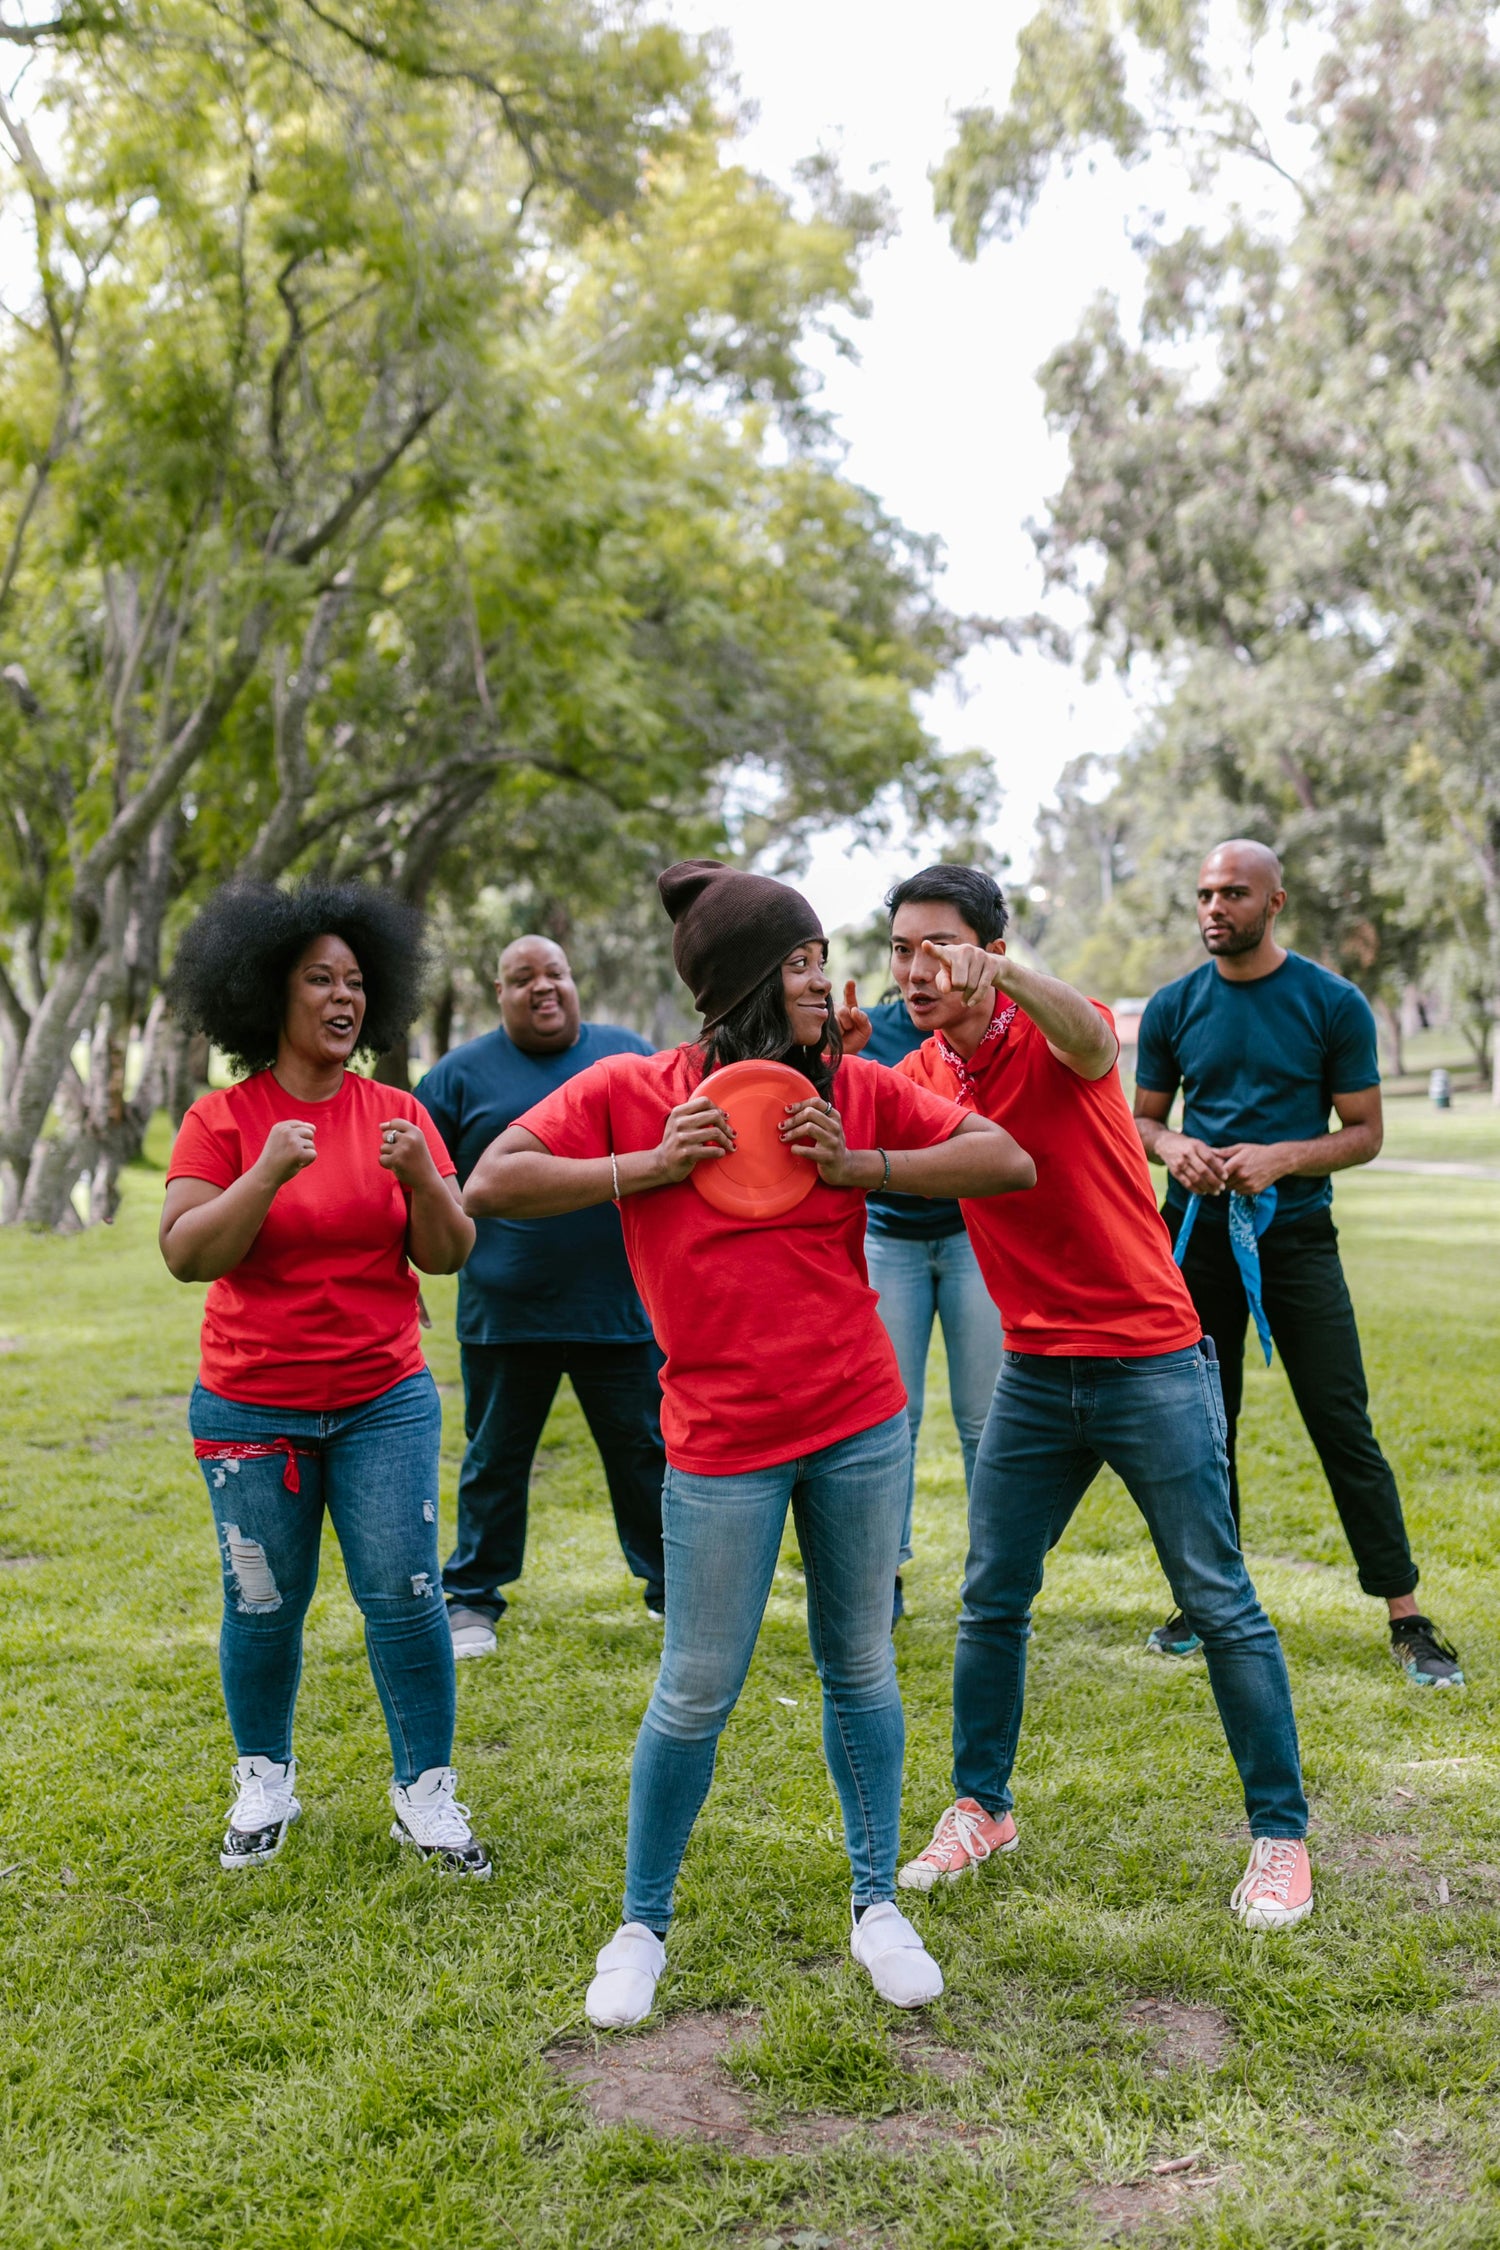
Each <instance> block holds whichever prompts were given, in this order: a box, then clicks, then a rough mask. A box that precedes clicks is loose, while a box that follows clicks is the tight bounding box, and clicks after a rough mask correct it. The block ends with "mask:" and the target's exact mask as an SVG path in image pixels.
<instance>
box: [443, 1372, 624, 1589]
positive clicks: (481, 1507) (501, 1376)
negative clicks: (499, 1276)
mask: <svg viewBox="0 0 1500 2250" xmlns="http://www.w3.org/2000/svg"><path fill="white" fill-rule="evenodd" d="M460 1357H461V1359H462V1362H463V1374H464V1434H465V1436H466V1437H467V1438H468V1441H469V1444H468V1450H467V1451H466V1453H465V1454H464V1465H463V1468H462V1469H461V1470H460V1472H459V1479H458V1544H457V1546H456V1547H455V1548H454V1550H453V1552H452V1554H451V1555H450V1556H449V1557H448V1561H447V1564H446V1566H445V1568H444V1571H443V1591H444V1593H445V1594H446V1595H447V1597H448V1599H449V1601H450V1602H458V1603H461V1604H462V1605H463V1607H464V1608H465V1609H477V1610H481V1611H483V1612H484V1614H485V1615H486V1616H490V1617H499V1616H500V1615H501V1614H502V1613H503V1611H504V1609H505V1597H504V1595H503V1594H502V1593H501V1592H500V1588H501V1587H502V1586H508V1585H510V1584H511V1583H512V1581H513V1580H515V1579H517V1578H519V1577H520V1575H521V1566H522V1564H523V1563H524V1562H525V1560H526V1501H527V1494H528V1492H529V1490H530V1485H531V1464H532V1462H533V1460H534V1459H535V1458H536V1449H537V1446H538V1445H539V1444H540V1442H541V1436H542V1431H543V1430H544V1429H545V1427H546V1424H547V1416H548V1414H549V1413H550V1412H551V1410H552V1401H553V1399H554V1398H555V1397H556V1396H557V1386H558V1384H559V1383H560V1382H561V1381H562V1379H563V1377H564V1375H566V1376H568V1377H569V1379H570V1380H571V1382H572V1385H573V1388H574V1390H575V1391H576V1392H577V1394H578V1403H579V1405H580V1406H581V1407H582V1408H583V1413H584V1419H585V1421H586V1422H587V1423H588V1426H589V1429H590V1431H591V1432H592V1434H593V1439H594V1443H595V1445H597V1446H598V1448H599V1457H600V1459H601V1460H602V1461H603V1463H604V1475H605V1480H606V1482H607V1483H608V1485H609V1497H610V1502H611V1504H612V1506H613V1508H614V1511H615V1529H616V1530H617V1531H618V1533H619V1535H620V1545H621V1547H622V1548H623V1549H624V1551H625V1560H626V1562H627V1563H629V1565H630V1568H631V1571H632V1574H633V1575H634V1576H635V1577H637V1578H643V1579H644V1580H645V1581H646V1599H647V1601H648V1602H650V1604H651V1606H652V1608H653V1609H659V1608H660V1607H661V1602H662V1586H663V1581H664V1577H665V1566H664V1564H663V1561H662V1551H661V1484H662V1478H663V1476H664V1475H665V1473H666V1467H667V1457H666V1454H665V1453H664V1452H663V1450H662V1442H661V1383H660V1381H659V1379H658V1376H657V1369H658V1367H659V1366H660V1365H661V1355H660V1353H659V1352H658V1351H657V1349H656V1346H655V1345H654V1344H570V1343H563V1344H464V1345H463V1346H462V1347H461V1350H460Z"/></svg>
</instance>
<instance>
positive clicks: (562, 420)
mask: <svg viewBox="0 0 1500 2250" xmlns="http://www.w3.org/2000/svg"><path fill="white" fill-rule="evenodd" d="M5 37H12V38H14V39H15V40H18V41H23V43H27V44H31V45H34V46H35V47H36V48H37V50H38V54H37V57H36V60H35V64H34V70H33V73H32V77H31V80H30V81H28V82H27V88H26V92H27V100H28V102H29V103H30V105H31V106H30V107H29V108H28V109H26V110H25V111H24V112H23V111H22V110H21V109H20V108H19V107H16V106H15V105H12V106H11V107H9V108H5V107H3V106H0V146H3V149H4V152H5V153H6V154H8V156H9V158H10V179H9V193H10V196H11V200H12V206H13V209H14V211H15V213H16V215H17V216H19V217H21V218H22V219H23V220H24V221H25V222H26V223H27V224H28V225H29V227H30V229H31V231H32V234H33V236H34V239H35V244H36V276H35V290H34V295H33V298H32V301H31V302H30V303H27V304H23V305H22V306H21V308H20V310H19V311H18V312H17V313H16V314H15V315H14V316H13V317H12V319H11V321H10V324H9V328H8V330H7V331H6V333H5V334H4V335H3V336H0V782H3V785H4V797H5V806H6V812H5V818H4V820H3V822H0V1217H8V1218H15V1217H18V1216H19V1217H22V1218H25V1219H28V1220H31V1221H33V1222H35V1223H37V1224H42V1225H50V1224H55V1223H58V1222H59V1221H61V1222H62V1223H68V1220H69V1214H70V1212H71V1209H72V1206H71V1204H70V1202H69V1191H70V1189H71V1187H72V1185H73V1184H74V1182H75V1181H76V1180H77V1178H78V1176H79V1173H80V1171H88V1172H89V1173H90V1175H91V1179H92V1188H91V1208H92V1210H93V1212H94V1215H95V1216H100V1217H107V1216H109V1215H110V1212H111V1210H112V1208H113V1196H114V1179H115V1176H116V1174H117V1172H118V1169H119V1165H120V1163H121V1162H122V1161H126V1160H128V1159H129V1157H130V1156H131V1155H132V1154H133V1153H134V1152H135V1150H136V1149H138V1147H139V1144H140V1134H141V1132H142V1131H143V1129H144V1123H145V1118H146V1116H147V1115H148V1114H149V1111H150V1107H151V1103H152V1101H153V1100H154V1099H155V1098H156V1096H157V1094H158V1093H159V1092H160V1091H161V1090H162V1085H163V1083H164V1080H163V1073H166V1074H167V1075H168V1076H173V1075H174V1074H175V1077H174V1088H175V1090H174V1093H173V1095H172V1098H173V1099H174V1100H176V1099H177V1095H178V1093H180V1091H181V1083H180V1082H181V1081H182V1079H183V1073H184V1069H185V1064H184V1058H183V1056H182V1053H181V1050H180V1042H179V1043H178V1044H177V1046H175V1047H174V1045H173V1036H174V1035H173V1034H172V1032H171V1027H170V1026H169V1025H167V1024H166V1023H165V1022H164V1021H163V1020H162V1019H161V1017H160V1012H159V1010H156V1011H155V1012H153V1011H154V1001H155V995H156V993H157V990H158V986H159V971H160V966H161V959H162V955H163V949H164V948H166V949H170V945H171V941H172V936H173V931H174V928H175V927H176V926H177V924H179V923H180V921H181V920H182V919H183V917H184V916H185V915H186V914H187V913H189V912H190V911H191V909H192V907H193V904H194V902H195V901H196V899H197V898H199V897H200V896H201V895H202V893H203V891H204V890H205V888H206V887H207V886H209V885H211V884H213V883H215V882H218V881H221V880H222V879H224V877H225V876H226V875H228V874H231V873H233V872H235V871H236V870H240V869H245V870H248V871H250V872H253V873H255V874H258V875H260V876H262V877H277V876H280V875H282V874H284V873H287V872H289V871H295V870H297V869H301V868H314V867H316V868H323V869H336V870H337V871H338V872H340V873H341V874H345V875H348V874H367V875H371V876H374V877H377V878H379V879H381V880H384V881H387V882H391V883H394V884H396V885H398V886H399V887H400V888H401V889H402V890H403V891H404V892H405V893H406V894H407V895H408V896H410V897H412V898H414V899H417V900H420V901H423V902H442V904H443V905H444V907H445V908H447V909H449V910H451V911H450V914H449V922H450V926H451V924H452V919H453V917H455V916H458V915H461V913H462V911H463V909H464V907H465V905H466V904H467V902H468V901H470V900H471V899H472V898H473V897H474V896H475V895H476V893H477V892H478V891H479V890H480V889H481V888H484V887H489V888H492V889H493V888H496V887H498V888H499V889H501V890H502V891H506V890H509V891H512V892H516V893H523V892H524V893H525V894H526V895H527V896H528V897H530V898H534V899H537V900H538V901H540V902H541V904H540V911H542V912H543V913H545V914H546V915H547V916H548V918H549V919H548V926H549V927H556V928H558V931H559V934H562V924H563V923H564V922H565V921H569V920H572V919H576V920H578V921H579V922H580V923H587V922H589V921H590V920H591V919H592V921H593V922H594V923H595V924H602V922H603V921H605V920H606V919H607V920H610V921H618V918H619V916H620V914H621V913H622V911H624V910H625V909H626V906H627V901H628V899H629V898H630V897H631V896H632V895H633V894H634V892H635V891H636V890H637V889H638V888H639V886H640V884H641V881H642V877H643V875H645V874H647V873H648V872H649V871H650V869H652V868H653V867H654V866H657V865H660V864H662V862H663V861H664V860H665V859H669V858H672V857H675V856H677V855H678V853H679V852H680V851H682V850H684V849H696V850H700V851H703V850H715V851H729V852H735V851H743V852H747V853H751V852H761V853H770V854H772V855H775V854H778V853H779V854H780V855H782V856H783V857H792V858H795V856H796V854H797V852H798V851H799V850H800V849H801V846H802V843H803V840H804V839H805V837H806V835H807V834H808V832H809V831H810V830H811V829H812V828H813V827H815V826H817V825H818V824H820V823H823V822H826V821H827V820H828V819H830V818H834V817H840V818H842V817H853V818H856V819H858V818H862V817H869V818H872V819H873V818H875V817H876V815H875V814H873V813H872V812H871V811H870V808H871V807H872V806H874V805H875V804H876V803H877V801H878V802H879V803H880V804H881V805H882V806H885V805H888V803H889V801H890V795H889V793H890V792H891V791H892V790H893V789H894V790H896V791H898V792H899V791H904V792H905V797H906V801H907V802H908V804H909V805H910V806H912V807H913V808H915V809H916V810H917V812H918V813H919V815H920V816H922V817H931V818H944V817H946V816H947V815H948V814H949V813H950V812H952V811H954V810H955V808H962V807H964V806H966V805H967V803H968V801H969V799H970V796H971V794H972V790H973V785H974V777H973V776H972V774H971V773H970V772H969V770H968V769H967V767H966V766H965V765H964V764H963V762H962V761H959V762H955V763H952V764H950V763H948V762H947V761H945V760H944V759H943V758H942V757H941V756H940V755H939V754H938V752H937V751H936V749H935V747H934V745H933V744H932V743H931V742H930V740H929V739H928V738H927V736H926V735H925V734H924V732H923V730H922V729H921V727H920V725H919V724H918V722H917V719H916V717H915V713H914V708H913V698H914V695H915V693H916V692H918V691H920V690H921V689H923V688H925V687H927V686H929V685H930V684H931V683H932V681H933V680H934V679H935V678H936V677H937V676H938V674H939V673H940V672H941V671H942V670H943V669H944V668H945V667H947V666H948V665H950V664H951V663H952V662H953V660H954V658H955V657H956V656H957V654H958V653H959V652H960V650H961V649H962V647H963V646H964V645H965V642H966V638H967V632H968V629H967V628H966V627H964V626H963V625H962V624H961V623H960V622H959V621H958V620H956V619H954V618H952V617H950V616H948V615H947V614H946V613H945V612H944V610H943V609H942V607H941V605H940V604H939V603H938V602H937V601H936V599H935V597H934V593H933V588H932V580H933V574H934V550H933V548H932V546H931V544H930V543H928V542H925V541H923V540H920V539H916V538H913V537H912V536H911V535H909V534H908V533H906V532H905V531H904V530H903V529H902V527H901V526H900V525H898V524H896V523H894V522H893V521H892V520H891V519H890V518H889V517H888V516H887V515H886V514H885V513H884V511H883V510H882V509H881V508H880V507H879V505H878V503H877V502H876V501H875V500H874V499H873V498H872V497H871V496H870V495H869V494H867V493H864V492H861V491H859V490H857V489H856V488H854V487H852V486H851V485H849V484H848V483H847V482H846V481H845V480H844V479H842V478H841V477H840V476H839V475H838V474H837V472H836V470H835V469H834V468H833V467H832V466H830V464H829V462H828V460H827V458H826V457H825V454H824V453H823V452H822V451H820V445H821V440H822V437H823V435H824V431H823V424H822V420H821V418H820V416H819V413H818V409H817V404H816V398H815V395H814V383H813V378H812V376H811V375H810V373H809V371H808V367H807V365H806V361H805V357H804V348H805V345H806V342H807V339H808V337H809V336H810V335H811V334H812V333H813V332H815V331H823V332H827V333H830V334H833V335H835V336H836V337H837V338H838V339H839V340H840V341H841V343H842V344H843V346H844V348H847V337H846V336H845V334H844V323H845V322H846V321H847V320H848V319H850V318H852V317H855V316H857V314H858V313H859V311H860V310H861V300H860V296H859V286H858V268H859V258H860V254H861V251H862V249H863V247H864V246H865V245H867V244H868V243H869V242H870V241H871V240H873V239H875V238H876V237H877V236H878V235H879V233H880V232H881V230H882V229H883V227H885V226H886V224H887V223H888V213H887V212H886V211H885V209H884V206H883V205H882V203H881V202H880V199H879V198H878V197H874V198H872V197H870V196H859V195H851V194H849V193H848V192H846V191H845V190H844V189H843V187H842V186H841V184H840V182H839V181H838V178H837V175H836V174H835V173H834V171H833V170H832V168H831V167H830V166H829V164H828V163H827V161H826V160H824V159H817V160H814V161H813V162H811V163H810V164H809V165H807V166H805V167H804V168H803V176H802V179H801V182H800V185H799V187H798V189H797V190H796V192H795V194H793V195H790V196H789V195H786V194H783V193H781V192H780V191H778V190H776V189H774V188H772V187H771V186H769V185H768V184H767V183H766V182H765V181H763V180H760V179H758V178H757V177H755V176H753V175H752V174H750V173H749V172H747V171H746V170H745V168H744V167H743V166H741V165H738V164H736V163H735V162H733V161H732V158H731V156H730V154H729V151H728V145H727V144H728V141H729V138H730V134H731V130H732V120H731V119H730V118H729V117H728V116H727V115H726V114H725V113H724V111H723V110H722V108H721V106H720V102H719V97H720V92H721V89H720V87H719V85H718V83H717V80H716V78H715V65H714V61H713V56H712V54H711V52H709V51H708V50H705V49H701V48H699V47H697V46H696V45H694V43H693V42H691V41H687V40H685V39H683V38H682V37H681V36H680V35H678V34H677V33H675V32H673V31H671V30H669V29H668V28H666V27H664V26H663V25H661V24H659V23H655V22H653V21H651V20H650V19H649V18H648V17H647V16H646V15H645V14H644V13H642V12H641V11H640V10H638V9H636V8H634V7H627V8H625V9H623V10H615V9H607V8H603V7H599V6H595V5H593V4H592V0H522V4H521V5H518V6H507V7H505V8H503V9H501V8H495V7H490V6H481V5H479V4H477V0H474V4H469V0H459V4H457V5H454V6H449V5H446V4H445V5H442V6H438V5H436V4H429V0H421V4H419V5H415V6H406V5H404V4H403V5H401V6H396V5H392V4H389V0H374V4H372V5H369V6H365V7H361V8H360V9H358V10H353V9H350V10H345V9H343V8H342V7H338V6H334V7H325V6H322V5H318V6H314V5H313V4H312V0H256V5H255V6H253V7H252V8H250V9H249V10H248V11H228V12H226V11H225V10H224V9H223V8H222V7H220V6H219V5H218V4H217V0H151V4H149V5H142V6H140V7H133V8H129V9H125V8H122V9H120V10H119V11H118V12H110V11H87V12H75V11H71V10H70V11H65V12H64V13H63V14H62V15H59V16H58V17H57V18H56V19H55V20H54V21H53V22H52V23H51V24H50V25H47V26H44V27H41V28H39V29H37V30H36V31H34V32H28V33H25V34H24V35H23V34H22V33H20V32H16V31H7V30H6V28H5V27H3V26H0V40H3V39H4V38H5ZM611 839H612V842H611ZM653 974H654V969H652V970H648V972H647V973H646V975H645V976H644V978H643V982H646V983H649V982H650V981H651V976H652V975H653ZM133 1033H134V1034H137V1035H140V1034H144V1047H145V1054H146V1072H145V1077H144V1078H143V1081H142V1087H143V1091H142V1092H141V1093H140V1095H139V1096H137V1097H134V1098H132V1100H130V1101H126V1100H125V1098H124V1093H123V1088H124V1084H125V1054H126V1047H127V1043H128V1041H129V1040H130V1038H131V1036H132V1034H133ZM80 1042H90V1043H92V1047H93V1049H94V1052H93V1054H92V1055H91V1059H90V1064H89V1067H88V1069H87V1071H86V1072H82V1073H80V1072H78V1071H76V1070H75V1069H74V1067H73V1064H72V1062H71V1060H70V1057H71V1056H72V1054H73V1053H74V1052H75V1051H76V1050H77V1048H78V1046H79V1043H80ZM49 1117H50V1119H51V1126H52V1128H55V1129H51V1130H49Z"/></svg>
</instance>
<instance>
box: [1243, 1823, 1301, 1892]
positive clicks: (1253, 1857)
mask: <svg viewBox="0 0 1500 2250" xmlns="http://www.w3.org/2000/svg"><path fill="white" fill-rule="evenodd" d="M1296 1872H1297V1847H1296V1845H1295V1844H1294V1843H1293V1842H1292V1841H1291V1840H1290V1839H1289V1838H1288V1837H1285V1836H1258V1837H1257V1838H1256V1840H1255V1844H1254V1846H1253V1848H1252V1850H1251V1853H1250V1865H1249V1866H1248V1868H1247V1869H1246V1870H1245V1880H1244V1881H1243V1883H1241V1885H1240V1891H1241V1893H1242V1894H1243V1896H1244V1897H1246V1898H1249V1897H1250V1896H1252V1895H1254V1896H1255V1897H1257V1898H1273V1899H1275V1901H1276V1903H1277V1905H1278V1906H1285V1905H1286V1902H1287V1892H1288V1891H1289V1890H1290V1888H1291V1882H1292V1877H1293V1876H1294V1875H1295V1874H1296Z"/></svg>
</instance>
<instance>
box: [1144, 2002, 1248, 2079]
mask: <svg viewBox="0 0 1500 2250" xmlns="http://www.w3.org/2000/svg"><path fill="white" fill-rule="evenodd" d="M1125 2021H1126V2023H1127V2024H1129V2025H1130V2026H1131V2028H1132V2029H1133V2030H1139V2031H1146V2032H1149V2033H1150V2035H1151V2040H1152V2043H1153V2045H1154V2047H1155V2049H1156V2053H1157V2056H1158V2058H1159V2067H1160V2068H1161V2069H1162V2070H1163V2071H1169V2070H1217V2069H1218V2068H1219V2065H1220V2064H1221V2063H1222V2062H1223V2060H1224V2058H1225V2056H1226V2055H1227V2054H1228V2053H1229V2050H1230V2048H1231V2047H1232V2046H1233V2044H1234V2026H1233V2025H1232V2024H1231V2023H1230V2021H1229V2018H1228V2017H1227V2016H1226V2015H1224V2014H1223V2013H1222V2012H1221V2011H1220V2010H1219V2009H1218V2008H1206V2007H1203V2006H1201V2005H1199V2004H1197V2003H1195V2002H1192V2001H1187V2000H1173V1999H1172V1998H1171V1997H1170V1996H1168V1997H1167V1998H1162V1997H1161V1996H1160V1995H1159V1994H1154V1993H1148V1994H1146V1995H1144V1996H1143V1997H1142V1998H1141V1999H1139V2000H1132V2001H1131V2003H1130V2006H1129V2007H1128V2008H1127V2009H1126V2010H1125Z"/></svg>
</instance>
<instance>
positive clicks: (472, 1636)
mask: <svg viewBox="0 0 1500 2250" xmlns="http://www.w3.org/2000/svg"><path fill="white" fill-rule="evenodd" d="M448 1630H449V1632H450V1633H451V1634H452V1636H453V1654H454V1657H455V1659H456V1660H462V1659H463V1658H464V1657H466V1656H493V1655H494V1653H495V1620H494V1619H493V1618H492V1617H488V1616H486V1614H485V1612H484V1611H483V1610H482V1609H465V1608H464V1606H463V1604H462V1602H450V1603H449V1605H448Z"/></svg>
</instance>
